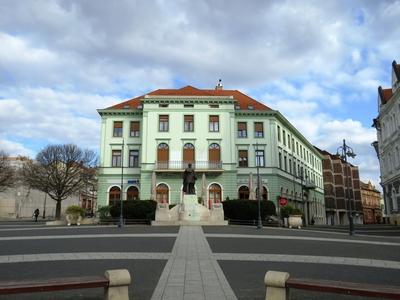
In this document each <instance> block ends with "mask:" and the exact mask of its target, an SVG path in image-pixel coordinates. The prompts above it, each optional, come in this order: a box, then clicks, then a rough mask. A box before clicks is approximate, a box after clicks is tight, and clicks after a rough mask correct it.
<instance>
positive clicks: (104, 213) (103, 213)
mask: <svg viewBox="0 0 400 300" xmlns="http://www.w3.org/2000/svg"><path fill="white" fill-rule="evenodd" d="M110 208H111V206H102V207H100V208H99V209H98V210H97V213H98V214H99V218H100V220H101V221H105V220H109V219H111V214H110Z"/></svg>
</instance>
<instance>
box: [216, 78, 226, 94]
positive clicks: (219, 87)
mask: <svg viewBox="0 0 400 300" xmlns="http://www.w3.org/2000/svg"><path fill="white" fill-rule="evenodd" d="M221 81H222V79H220V80H218V84H217V86H216V87H215V90H216V91H218V90H223V89H224V87H223V86H222V83H221Z"/></svg>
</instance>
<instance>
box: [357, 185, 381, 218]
mask: <svg viewBox="0 0 400 300" xmlns="http://www.w3.org/2000/svg"><path fill="white" fill-rule="evenodd" d="M361 200H362V205H363V213H364V224H377V223H381V222H382V208H381V192H379V191H378V190H377V189H375V186H374V185H372V183H371V181H368V183H365V182H362V181H361Z"/></svg>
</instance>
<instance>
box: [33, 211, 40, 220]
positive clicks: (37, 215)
mask: <svg viewBox="0 0 400 300" xmlns="http://www.w3.org/2000/svg"><path fill="white" fill-rule="evenodd" d="M39 214H40V211H39V208H36V209H35V211H34V212H33V216H34V217H35V222H37V218H38V217H39Z"/></svg>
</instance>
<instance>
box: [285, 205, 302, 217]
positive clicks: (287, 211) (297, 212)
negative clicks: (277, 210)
mask: <svg viewBox="0 0 400 300" xmlns="http://www.w3.org/2000/svg"><path fill="white" fill-rule="evenodd" d="M289 215H303V212H302V211H301V210H300V209H298V208H294V207H293V206H290V205H286V206H284V207H282V208H281V217H282V218H289Z"/></svg>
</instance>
